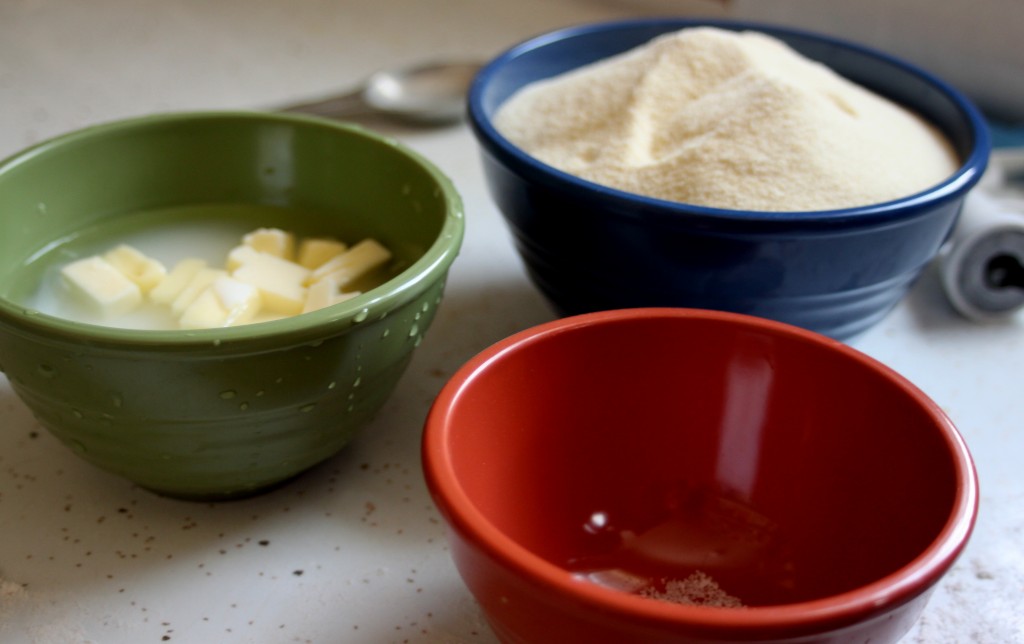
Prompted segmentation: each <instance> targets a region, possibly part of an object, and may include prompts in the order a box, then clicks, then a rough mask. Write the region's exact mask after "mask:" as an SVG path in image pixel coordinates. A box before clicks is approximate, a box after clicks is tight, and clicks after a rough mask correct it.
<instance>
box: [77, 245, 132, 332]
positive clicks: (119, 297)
mask: <svg viewBox="0 0 1024 644" xmlns="http://www.w3.org/2000/svg"><path fill="white" fill-rule="evenodd" d="M60 272H61V277H62V278H63V280H64V284H65V285H66V286H67V288H68V290H69V291H70V292H71V294H72V296H74V297H75V298H77V299H78V301H79V302H81V303H82V304H84V305H85V306H87V307H89V309H91V310H92V311H93V312H94V313H98V314H99V315H101V316H102V317H104V318H106V319H110V318H113V317H117V316H119V315H124V314H125V313H129V312H131V311H132V310H134V309H135V307H137V306H138V305H139V304H141V303H142V291H141V290H140V289H139V286H138V285H137V284H136V283H135V282H133V281H131V280H130V279H128V278H127V277H125V275H124V274H123V273H122V272H121V271H119V270H117V268H115V267H114V266H113V265H112V264H111V263H110V262H108V261H107V260H105V259H103V258H102V257H99V256H93V257H87V258H85V259H80V260H77V261H74V262H71V263H70V264H68V265H67V266H65V267H64V268H62V269H61V271H60Z"/></svg>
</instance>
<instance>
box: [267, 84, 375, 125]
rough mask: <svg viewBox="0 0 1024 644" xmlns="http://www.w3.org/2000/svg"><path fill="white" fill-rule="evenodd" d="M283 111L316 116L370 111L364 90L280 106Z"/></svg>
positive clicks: (346, 114)
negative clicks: (364, 96)
mask: <svg viewBox="0 0 1024 644" xmlns="http://www.w3.org/2000/svg"><path fill="white" fill-rule="evenodd" d="M279 111H281V112H298V113H300V114H312V115H314V116H326V117H329V118H340V117H344V116H350V115H353V114H363V113H365V112H368V111H369V108H368V106H367V105H366V102H365V101H364V100H363V93H362V90H357V91H354V92H349V93H347V94H339V95H337V96H330V97H328V98H324V99H320V100H317V101H313V102H310V103H300V104H297V105H289V106H287V107H283V108H280V110H279Z"/></svg>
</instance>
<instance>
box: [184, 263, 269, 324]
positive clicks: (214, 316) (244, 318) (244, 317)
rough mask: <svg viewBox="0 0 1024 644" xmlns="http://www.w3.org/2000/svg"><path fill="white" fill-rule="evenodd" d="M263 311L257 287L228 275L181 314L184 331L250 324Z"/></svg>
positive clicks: (215, 282)
mask: <svg viewBox="0 0 1024 644" xmlns="http://www.w3.org/2000/svg"><path fill="white" fill-rule="evenodd" d="M259 309H260V294H259V290H258V289H257V288H256V287H255V286H251V285H249V284H244V283H242V282H239V281H238V280H236V279H233V278H231V277H227V276H221V277H218V278H216V279H215V280H214V281H213V283H212V284H210V285H209V286H208V287H206V289H205V290H204V291H203V292H202V293H200V294H199V295H198V296H197V297H196V298H195V299H194V300H193V301H192V303H191V304H189V305H188V307H187V308H186V309H185V311H184V312H183V313H182V314H181V318H180V319H179V324H180V325H181V327H182V328H184V329H209V328H215V327H225V326H235V325H239V324H246V323H247V322H250V321H251V320H252V319H253V318H254V317H255V316H256V313H257V312H258V311H259Z"/></svg>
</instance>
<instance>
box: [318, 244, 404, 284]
mask: <svg viewBox="0 0 1024 644" xmlns="http://www.w3.org/2000/svg"><path fill="white" fill-rule="evenodd" d="M390 259H391V251H389V250H388V249H387V248H385V247H384V246H382V245H381V244H380V243H379V242H377V241H376V240H375V239H364V240H363V241H361V242H359V243H358V244H356V245H355V246H353V247H352V248H350V249H348V250H347V251H345V252H344V253H342V254H341V255H338V256H337V257H335V258H334V259H331V260H329V261H328V262H327V263H325V264H324V265H322V266H320V267H319V268H317V269H316V270H315V271H313V272H312V274H311V275H310V278H309V283H311V284H312V283H316V282H319V281H320V280H321V279H322V278H324V277H326V276H327V275H331V276H333V277H334V279H335V280H336V281H337V283H338V286H339V287H344V286H345V285H346V284H348V283H350V282H352V281H353V280H356V279H359V278H360V277H362V276H363V275H366V274H367V273H369V272H370V271H373V270H375V269H377V268H379V267H381V266H383V265H384V264H385V263H387V262H388V260H390Z"/></svg>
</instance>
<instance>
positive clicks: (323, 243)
mask: <svg viewBox="0 0 1024 644" xmlns="http://www.w3.org/2000/svg"><path fill="white" fill-rule="evenodd" d="M347 249H348V246H347V245H345V244H344V243H342V242H340V241H338V240H336V239H327V238H318V237H308V238H306V239H303V240H302V243H301V244H299V258H298V262H299V265H300V266H304V267H306V268H308V269H309V270H311V271H312V270H316V269H318V268H320V267H321V266H323V265H324V264H325V263H326V262H327V261H328V260H330V259H334V258H335V257H336V256H338V255H341V254H342V253H344V252H345V251H346V250H347Z"/></svg>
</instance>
